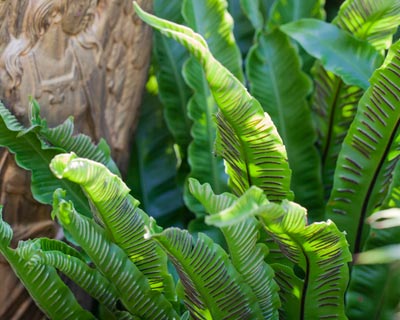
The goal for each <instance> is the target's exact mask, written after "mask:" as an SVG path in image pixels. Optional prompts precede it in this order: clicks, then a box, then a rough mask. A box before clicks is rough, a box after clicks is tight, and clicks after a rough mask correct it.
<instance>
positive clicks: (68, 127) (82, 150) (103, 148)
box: [39, 117, 121, 176]
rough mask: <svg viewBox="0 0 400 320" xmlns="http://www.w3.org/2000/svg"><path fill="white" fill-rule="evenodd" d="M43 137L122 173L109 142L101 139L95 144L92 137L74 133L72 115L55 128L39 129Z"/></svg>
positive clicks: (55, 144)
mask: <svg viewBox="0 0 400 320" xmlns="http://www.w3.org/2000/svg"><path fill="white" fill-rule="evenodd" d="M39 136H40V138H41V139H43V140H44V141H46V142H47V143H49V144H50V145H51V146H52V147H54V148H59V150H60V152H72V151H73V152H75V153H76V154H77V155H78V156H79V157H82V158H88V159H91V160H93V161H96V162H100V163H102V164H104V165H105V166H106V167H107V168H108V169H109V170H110V171H111V172H112V173H114V174H116V175H119V176H120V175H121V174H120V172H119V169H118V167H117V165H116V164H115V162H114V161H113V159H112V158H111V150H110V147H109V146H108V144H107V142H106V141H105V140H104V139H101V140H100V142H99V143H98V145H97V146H96V145H94V144H93V141H92V139H91V138H90V137H89V136H87V135H84V134H78V135H74V122H73V118H72V117H70V118H68V119H67V120H65V122H64V123H63V124H61V125H59V126H57V127H55V128H48V127H47V126H42V127H41V128H40V131H39Z"/></svg>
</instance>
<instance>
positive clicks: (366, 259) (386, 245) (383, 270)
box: [346, 227, 400, 320]
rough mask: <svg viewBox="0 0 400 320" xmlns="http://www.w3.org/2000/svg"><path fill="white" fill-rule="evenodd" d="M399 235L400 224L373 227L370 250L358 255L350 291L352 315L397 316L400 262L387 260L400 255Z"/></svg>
mask: <svg viewBox="0 0 400 320" xmlns="http://www.w3.org/2000/svg"><path fill="white" fill-rule="evenodd" d="M399 238H400V227H394V228H389V229H381V230H379V229H371V231H370V233H369V237H368V239H367V241H366V245H365V247H364V249H365V250H366V251H365V252H362V253H360V254H358V255H356V256H355V263H356V265H354V266H353V268H352V273H351V281H350V285H349V289H348V292H347V295H346V300H347V303H346V313H347V314H348V315H349V317H350V318H351V319H355V320H358V319H360V320H361V319H373V320H378V319H379V320H380V319H388V320H389V319H395V317H396V316H395V315H396V314H397V312H398V308H397V306H398V302H399V300H400V290H399V288H400V286H399V284H400V273H399V265H398V263H395V264H392V265H390V264H384V263H387V262H393V261H396V260H397V261H398V260H399V259H400V245H399ZM360 263H368V265H359V264H360ZM371 263H372V265H371Z"/></svg>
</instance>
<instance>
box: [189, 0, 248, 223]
mask: <svg viewBox="0 0 400 320" xmlns="http://www.w3.org/2000/svg"><path fill="white" fill-rule="evenodd" d="M182 10H183V15H184V17H185V21H186V24H187V25H188V26H190V27H191V28H192V29H193V30H194V31H196V32H198V33H199V34H201V35H202V36H204V38H205V40H206V41H207V43H208V45H209V48H210V50H211V52H213V54H214V56H215V57H216V58H217V59H218V60H219V61H220V62H221V63H222V64H223V65H225V67H227V68H228V69H230V70H231V71H232V72H233V73H234V74H236V75H237V76H238V77H240V78H241V79H243V73H242V71H241V58H240V52H239V49H238V47H237V46H236V43H235V41H234V38H233V32H232V29H233V24H232V18H231V16H230V15H229V13H228V12H227V3H226V1H225V0H207V1H193V0H185V1H184V2H183V7H182ZM213 30H221V32H213ZM183 75H184V78H185V80H186V83H187V84H188V85H189V86H190V87H191V88H192V89H193V96H192V97H191V99H190V101H189V104H188V110H189V117H190V118H191V119H192V120H193V126H192V130H191V134H192V137H193V141H192V143H191V144H190V146H189V150H188V161H189V164H190V167H191V172H190V175H189V176H190V177H193V178H196V179H198V180H200V181H201V182H205V181H208V182H209V183H211V185H212V187H213V188H214V189H215V190H218V192H222V191H225V190H227V180H228V178H227V176H226V174H225V173H224V165H223V159H222V158H220V157H216V156H215V155H214V144H215V137H216V130H217V126H216V123H215V121H214V115H215V113H216V112H217V110H218V106H217V104H216V102H215V100H214V98H213V96H212V94H211V92H210V89H209V87H208V84H207V80H206V79H205V75H204V72H203V69H202V67H201V65H200V63H199V62H198V61H197V60H196V59H194V58H190V59H189V60H188V61H187V62H186V63H185V65H184V68H183ZM185 191H186V192H185V201H186V203H187V205H188V207H189V208H190V209H191V210H192V211H193V212H195V213H196V215H197V216H201V215H204V209H203V208H202V207H201V206H199V205H198V202H197V201H196V200H195V199H194V198H193V197H192V196H191V194H190V193H189V192H188V190H187V185H186V190H185Z"/></svg>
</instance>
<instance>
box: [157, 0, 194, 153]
mask: <svg viewBox="0 0 400 320" xmlns="http://www.w3.org/2000/svg"><path fill="white" fill-rule="evenodd" d="M181 8H182V1H181V0H171V1H168V2H167V3H166V2H165V1H164V0H155V1H154V4H153V9H154V12H155V14H156V15H157V16H159V17H162V18H164V19H168V20H171V21H174V22H177V23H183V17H182V15H181ZM153 46H154V50H153V51H154V56H155V60H156V65H157V68H156V75H157V80H158V86H159V95H160V99H161V102H162V103H163V105H164V107H165V109H164V112H165V119H166V123H167V126H168V128H169V130H170V132H171V134H172V135H173V137H174V139H175V141H176V142H177V143H178V144H179V145H180V146H181V147H182V149H183V150H186V148H187V146H188V145H189V143H190V141H191V139H190V128H191V126H192V123H191V121H190V119H189V117H188V115H187V109H186V106H187V103H188V100H189V97H190V89H189V87H188V86H187V85H186V84H185V81H184V79H183V77H182V73H181V70H182V67H183V63H184V62H185V61H186V59H187V58H188V54H187V51H186V50H185V48H184V47H183V46H181V45H180V44H179V43H177V42H175V41H173V40H171V39H167V38H165V37H163V36H161V35H160V34H159V33H154V41H153Z"/></svg>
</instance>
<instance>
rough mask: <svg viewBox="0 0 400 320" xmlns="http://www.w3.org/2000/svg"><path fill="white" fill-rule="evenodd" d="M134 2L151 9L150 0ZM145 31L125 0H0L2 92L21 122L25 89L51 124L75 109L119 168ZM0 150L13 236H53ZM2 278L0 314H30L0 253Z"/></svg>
mask: <svg viewBox="0 0 400 320" xmlns="http://www.w3.org/2000/svg"><path fill="white" fill-rule="evenodd" d="M138 2H139V4H140V5H141V6H142V7H143V8H145V9H146V10H150V9H151V4H152V1H151V0H141V1H138ZM150 32H151V31H150V28H148V27H147V26H145V25H144V24H143V23H142V22H141V21H140V20H139V18H138V17H137V16H136V15H135V14H134V11H133V6H132V2H131V1H130V0H61V1H60V0H0V100H2V101H3V103H4V104H5V105H6V106H7V107H8V108H9V109H10V110H11V111H12V112H13V113H14V114H15V115H16V116H17V117H18V118H19V120H20V121H22V122H23V123H25V124H26V123H27V121H28V97H29V96H32V97H34V98H35V99H36V100H38V102H39V104H40V106H41V115H42V117H44V118H46V120H47V121H48V123H49V125H50V126H53V125H57V124H59V123H61V122H63V121H64V120H65V119H66V118H67V117H68V116H70V115H73V116H74V123H75V130H76V132H82V133H85V134H88V135H90V136H91V137H92V138H93V139H94V140H95V141H98V140H99V139H100V138H102V137H103V138H105V139H106V140H107V142H108V143H109V144H110V146H111V149H112V154H113V158H114V159H115V160H116V162H117V163H118V165H119V166H120V169H121V171H122V172H124V171H125V170H126V167H127V162H128V158H129V142H130V138H131V136H132V133H133V130H134V128H135V124H136V119H137V111H138V107H139V104H140V100H141V94H142V91H143V88H144V84H145V81H146V74H147V68H148V63H149V59H150V46H151V35H150ZM0 153H1V154H0V203H1V204H3V205H4V208H3V213H4V219H5V220H6V221H7V222H9V223H10V224H11V225H12V227H13V229H14V232H15V241H18V240H20V239H26V238H31V237H34V236H38V235H40V236H43V235H45V236H54V235H55V233H56V231H57V227H56V226H55V225H54V224H53V223H52V222H51V221H50V220H49V219H50V217H49V208H48V207H46V206H43V205H40V204H38V203H36V202H35V201H34V199H33V198H32V195H31V193H30V182H29V175H28V173H27V172H25V171H23V170H21V169H20V168H18V167H17V166H16V164H15V163H14V160H13V158H12V156H11V155H10V154H9V153H8V152H7V151H6V150H1V152H0ZM0 278H1V279H6V282H5V283H4V282H2V283H3V286H2V290H0V319H36V318H37V317H36V316H35V315H34V313H33V312H32V308H31V304H32V303H31V302H30V301H29V299H28V298H27V296H26V293H24V291H23V290H21V288H20V285H19V284H18V282H17V281H16V279H15V277H14V275H13V274H12V271H11V270H10V268H9V267H8V266H7V265H6V264H5V263H4V261H0ZM2 281H3V280H2ZM4 285H5V286H4ZM28 315H29V316H28ZM38 317H39V318H40V315H38Z"/></svg>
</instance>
